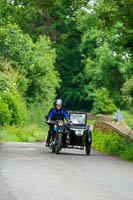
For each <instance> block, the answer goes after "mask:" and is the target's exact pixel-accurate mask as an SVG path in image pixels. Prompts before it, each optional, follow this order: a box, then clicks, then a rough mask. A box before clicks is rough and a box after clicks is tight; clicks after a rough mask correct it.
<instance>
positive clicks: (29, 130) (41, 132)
mask: <svg viewBox="0 0 133 200" xmlns="http://www.w3.org/2000/svg"><path fill="white" fill-rule="evenodd" d="M47 131H48V129H47V127H45V126H44V127H41V128H40V127H38V125H36V124H30V125H28V126H26V127H16V126H15V125H13V126H5V127H0V133H1V142H36V141H44V140H45V139H46V136H47Z"/></svg>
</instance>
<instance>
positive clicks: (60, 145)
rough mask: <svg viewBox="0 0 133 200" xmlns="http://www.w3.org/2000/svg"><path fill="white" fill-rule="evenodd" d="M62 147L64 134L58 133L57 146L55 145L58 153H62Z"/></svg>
mask: <svg viewBox="0 0 133 200" xmlns="http://www.w3.org/2000/svg"><path fill="white" fill-rule="evenodd" d="M61 147H62V134H61V133H58V139H57V143H56V146H55V153H56V154H59V153H60V150H61Z"/></svg>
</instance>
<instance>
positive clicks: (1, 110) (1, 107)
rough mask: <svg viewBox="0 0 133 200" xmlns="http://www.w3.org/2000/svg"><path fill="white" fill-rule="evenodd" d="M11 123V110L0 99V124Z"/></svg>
mask: <svg viewBox="0 0 133 200" xmlns="http://www.w3.org/2000/svg"><path fill="white" fill-rule="evenodd" d="M11 121H12V110H10V109H9V107H8V105H7V104H6V103H4V101H3V100H1V99H0V124H1V125H5V124H10V123H11Z"/></svg>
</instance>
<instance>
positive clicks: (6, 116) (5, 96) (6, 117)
mask: <svg viewBox="0 0 133 200" xmlns="http://www.w3.org/2000/svg"><path fill="white" fill-rule="evenodd" d="M0 97H1V99H2V101H1V102H3V103H1V105H0V110H1V116H2V118H1V121H0V124H1V125H3V124H4V122H5V123H7V124H16V125H23V124H24V123H26V121H28V112H27V108H26V104H25V102H24V100H23V99H22V97H21V96H20V94H19V93H18V92H17V90H12V91H8V92H5V93H0ZM3 110H4V111H3ZM2 111H3V113H2Z"/></svg>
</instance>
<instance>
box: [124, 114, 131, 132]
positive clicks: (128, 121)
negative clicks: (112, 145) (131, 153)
mask: <svg viewBox="0 0 133 200" xmlns="http://www.w3.org/2000/svg"><path fill="white" fill-rule="evenodd" d="M122 114H123V117H124V121H125V122H126V124H127V125H128V126H129V127H130V128H131V129H132V130H133V115H132V114H131V113H129V112H128V111H122Z"/></svg>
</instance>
